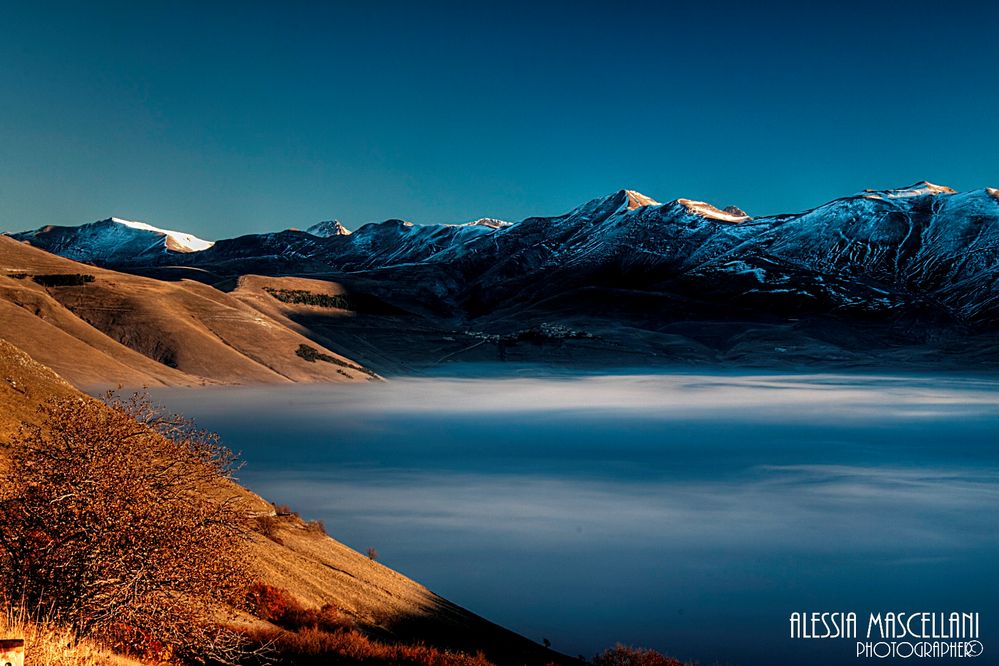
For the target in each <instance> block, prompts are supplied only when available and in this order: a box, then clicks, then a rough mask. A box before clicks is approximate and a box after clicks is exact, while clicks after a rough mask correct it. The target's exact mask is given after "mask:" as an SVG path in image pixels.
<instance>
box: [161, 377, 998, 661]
mask: <svg viewBox="0 0 999 666" xmlns="http://www.w3.org/2000/svg"><path fill="white" fill-rule="evenodd" d="M154 397H156V398H157V399H158V400H160V401H162V402H164V403H165V404H166V405H167V406H169V407H170V408H172V409H176V410H179V411H181V412H183V413H185V414H187V415H189V416H191V417H194V418H195V419H196V420H197V421H198V423H199V424H200V425H202V426H204V427H207V428H210V429H213V430H217V431H218V432H220V433H221V434H222V435H223V437H224V440H225V441H226V443H227V444H228V445H229V446H230V447H231V448H234V449H237V450H240V451H242V454H243V457H244V459H245V460H246V463H247V464H246V467H245V468H244V469H243V470H242V472H241V473H240V479H241V481H242V482H243V483H245V484H246V485H247V486H249V487H250V488H252V489H253V490H255V491H256V492H258V493H260V494H261V495H263V496H264V497H266V498H268V499H271V500H274V501H278V502H282V503H288V504H290V505H291V506H293V507H295V508H296V509H298V510H300V511H301V512H302V513H303V515H304V516H305V517H307V518H319V519H322V520H323V521H325V523H326V526H327V529H328V530H329V532H330V533H331V534H332V535H333V536H335V537H336V538H337V539H339V540H341V541H343V542H345V543H347V544H349V545H350V546H352V547H354V548H356V549H358V550H360V551H362V552H363V551H365V550H366V549H367V548H368V547H374V548H376V549H377V551H378V553H379V554H380V559H381V561H382V562H384V563H385V564H387V565H388V566H391V567H393V568H395V569H397V570H399V571H401V572H403V573H405V574H407V575H409V576H410V577H412V578H415V579H416V580H418V581H420V582H422V583H424V584H425V585H427V586H428V587H429V588H431V589H432V590H434V591H435V592H437V593H439V594H441V595H443V596H444V597H446V598H448V599H450V600H452V601H454V602H456V603H458V604H460V605H462V606H465V607H467V608H469V609H471V610H473V611H475V612H477V613H479V614H481V615H484V616H485V617H487V618H489V619H491V620H493V621H495V622H498V623H500V624H502V625H504V626H507V627H509V628H511V629H513V630H515V631H518V632H520V633H522V634H524V635H526V636H528V637H530V638H532V639H535V640H538V641H541V640H542V639H543V638H547V639H549V640H550V641H551V642H552V647H553V648H554V649H557V650H560V651H562V652H565V653H568V654H571V655H576V654H582V655H586V656H591V655H593V654H594V653H595V652H597V651H598V650H601V649H603V648H606V647H608V646H611V645H613V644H614V643H616V642H622V643H627V644H633V645H642V646H647V647H653V648H656V649H659V650H662V651H664V652H668V653H670V654H673V655H676V656H679V657H682V658H684V659H696V660H698V661H699V662H700V663H701V664H712V663H723V664H743V665H756V664H776V663H783V664H804V663H808V664H812V665H815V666H821V665H825V664H829V665H832V664H846V663H855V662H860V661H865V660H858V659H856V656H855V654H856V652H855V650H856V644H855V641H851V640H819V639H812V640H808V639H791V638H790V637H789V616H790V614H791V613H792V612H794V611H807V612H812V611H856V612H857V613H858V616H859V617H861V618H862V620H864V619H865V618H866V614H867V613H869V612H872V611H873V612H879V611H906V612H916V611H958V612H978V613H980V618H981V631H982V637H981V641H982V643H983V644H984V648H985V652H984V655H983V656H982V657H979V658H978V660H977V663H978V664H983V663H999V662H997V661H993V660H995V659H996V656H997V655H999V640H997V639H999V564H997V553H999V446H997V444H999V381H997V380H994V379H990V378H974V377H964V378H962V377H939V376H935V377H917V376H872V375H850V376H847V375H808V376H805V375H749V374H682V373H674V374H656V375H638V374H632V375H607V376H593V375H580V376H557V377H543V376H535V377H531V376H495V375H494V376H490V377H488V378H480V379H475V378H457V377H433V378H421V379H393V380H391V381H388V382H385V383H368V384H365V385H353V386H316V385H295V386H287V387H274V386H268V387H263V388H235V389H211V390H161V391H156V392H155V393H154ZM861 625H862V626H861V627H860V629H861V631H862V632H865V631H866V622H865V621H862V622H861ZM868 661H871V660H868ZM872 661H875V662H884V661H885V660H879V659H874V660H872ZM907 661H911V660H907ZM917 661H922V660H917Z"/></svg>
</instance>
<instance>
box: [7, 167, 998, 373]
mask: <svg viewBox="0 0 999 666" xmlns="http://www.w3.org/2000/svg"><path fill="white" fill-rule="evenodd" d="M997 222H999V190H995V189H991V188H985V189H979V190H973V191H969V192H956V191H954V190H953V189H951V188H948V187H943V186H939V185H934V184H932V183H928V182H920V183H916V184H913V185H911V186H908V187H902V188H897V189H887V190H865V191H863V192H859V193H856V194H852V195H849V196H845V197H842V198H839V199H835V200H833V201H830V202H828V203H826V204H823V205H821V206H818V207H816V208H813V209H810V210H807V211H804V212H801V213H793V214H781V215H770V216H762V217H752V216H750V215H749V214H747V213H746V212H744V211H742V210H741V209H739V208H737V207H735V206H728V207H726V208H717V207H715V206H713V205H711V204H708V203H705V202H700V201H693V200H689V199H677V200H675V201H671V202H668V203H659V202H657V201H655V200H654V199H652V198H651V197H648V196H645V195H643V194H641V193H638V192H635V191H633V190H620V191H618V192H615V193H612V194H610V195H607V196H604V197H599V198H597V199H594V200H592V201H589V202H586V203H584V204H582V205H581V206H578V207H577V208H574V209H573V210H571V211H569V212H567V213H565V214H563V215H559V216H555V217H530V218H527V219H524V220H521V221H519V222H515V223H510V222H505V221H500V220H494V219H489V218H484V219H480V220H476V221H474V222H470V223H467V224H458V225H415V224H412V223H409V222H406V221H403V220H399V219H393V220H387V221H385V222H380V223H371V224H366V225H364V226H361V227H360V228H358V229H356V230H354V231H353V232H351V231H348V230H347V229H346V227H344V226H343V225H342V224H341V223H340V222H338V221H329V222H321V223H319V224H317V225H314V226H312V227H309V228H308V229H307V230H306V231H299V230H294V229H289V230H285V231H279V232H274V233H265V234H254V235H246V236H240V237H236V238H231V239H224V240H218V241H216V242H214V243H211V242H208V241H202V240H200V239H198V238H196V237H194V236H192V235H190V234H184V233H181V232H173V231H166V230H162V229H157V228H155V227H151V226H149V225H144V224H142V223H134V222H126V221H124V220H121V219H118V218H110V219H109V220H103V221H100V222H95V223H92V224H87V225H83V226H80V227H53V226H47V227H43V228H41V229H37V230H34V231H28V232H22V233H18V234H13V237H14V238H15V239H18V240H21V241H25V242H28V243H30V244H31V245H34V246H36V247H38V248H42V249H45V250H48V251H49V252H53V253H56V254H60V255H62V256H64V257H67V258H70V259H74V260H77V261H83V262H90V263H93V264H96V265H99V266H102V267H105V268H109V269H114V270H118V271H125V272H129V273H136V274H140V275H145V276H147V277H152V278H157V279H159V280H180V279H192V280H195V281H199V282H204V283H208V284H211V285H213V286H216V287H217V288H219V289H221V290H223V291H227V290H231V289H232V288H233V285H235V284H236V281H238V279H239V278H240V276H247V275H257V276H269V277H271V278H275V279H281V278H285V277H296V278H303V279H309V280H314V281H317V284H320V285H321V284H323V283H332V284H336V285H338V289H341V290H342V293H343V295H344V298H342V299H341V300H340V302H339V303H338V305H339V306H341V307H339V308H329V307H324V306H323V305H321V304H318V305H317V303H320V302H321V301H322V299H312V300H313V301H315V302H312V303H310V302H309V300H310V299H309V298H308V297H306V296H304V295H302V294H299V295H298V296H297V297H296V298H297V300H298V301H299V302H297V303H292V302H291V301H292V300H294V299H292V298H285V300H284V301H282V303H283V307H285V306H291V305H296V306H303V307H299V308H298V309H297V310H296V311H295V312H294V313H292V315H291V316H292V318H293V319H294V321H295V322H296V323H297V324H298V325H300V326H301V327H302V330H303V331H305V334H306V335H307V336H308V337H310V338H312V339H313V340H316V341H318V342H319V343H321V344H324V345H327V346H328V347H329V348H331V349H334V350H336V351H338V352H340V353H343V354H348V355H350V356H351V357H352V358H355V359H358V360H359V361H362V362H366V364H368V365H369V366H371V367H374V368H375V369H376V370H382V371H388V372H392V371H399V370H405V369H413V368H422V367H426V366H428V365H433V364H436V363H437V362H439V361H442V360H458V359H461V360H476V361H484V360H485V361H488V360H527V361H535V360H537V361H543V362H552V363H571V364H575V365H578V364H583V365H590V364H597V365H599V364H606V363H616V364H621V363H626V364H632V363H634V364H644V363H646V362H650V361H651V362H667V363H669V362H705V363H723V364H738V365H744V364H750V365H758V364H765V365H772V364H774V363H777V364H783V363H791V364H812V363H820V364H835V365H843V364H846V365H851V364H878V363H887V364H903V365H907V364H908V365H924V364H930V365H940V364H941V363H943V364H950V363H953V364H958V365H965V364H967V363H969V362H973V363H976V364H978V363H982V362H985V363H990V362H992V360H993V359H995V358H997V357H996V355H995V353H994V352H995V342H994V340H993V335H994V333H995V330H996V325H997V323H999V286H997V280H999V224H997ZM299 291H305V292H308V291H309V290H308V289H304V290H299ZM317 293H318V292H317ZM327 305H329V303H327ZM333 310H336V311H338V312H339V313H340V314H342V313H343V312H348V313H349V314H350V316H349V317H343V316H332V312H333Z"/></svg>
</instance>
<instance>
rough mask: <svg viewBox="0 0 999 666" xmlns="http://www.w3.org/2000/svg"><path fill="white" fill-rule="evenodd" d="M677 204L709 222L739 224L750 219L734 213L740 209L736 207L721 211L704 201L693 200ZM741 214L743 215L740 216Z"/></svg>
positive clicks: (679, 200) (683, 200) (679, 201)
mask: <svg viewBox="0 0 999 666" xmlns="http://www.w3.org/2000/svg"><path fill="white" fill-rule="evenodd" d="M676 202H677V203H678V204H680V205H681V206H683V207H684V208H686V209H687V210H688V211H689V212H691V213H693V214H695V215H700V216H701V217H705V218H707V219H709V220H717V221H719V222H731V223H733V224H738V223H739V222H745V221H746V220H748V219H749V216H748V215H746V214H745V213H741V211H740V212H734V211H739V210H740V209H738V208H736V207H735V206H729V210H720V209H718V208H715V207H714V206H712V205H711V204H709V203H705V202H703V201H693V200H691V199H677V200H676ZM740 213H741V214H740Z"/></svg>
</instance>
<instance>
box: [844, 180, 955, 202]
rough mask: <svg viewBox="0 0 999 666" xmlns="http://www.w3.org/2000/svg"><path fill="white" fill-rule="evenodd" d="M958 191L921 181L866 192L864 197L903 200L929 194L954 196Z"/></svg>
mask: <svg viewBox="0 0 999 666" xmlns="http://www.w3.org/2000/svg"><path fill="white" fill-rule="evenodd" d="M955 192H956V190H954V189H953V188H950V187H947V186H946V185H934V184H933V183H931V182H929V181H926V180H921V181H919V182H918V183H914V184H912V185H909V186H908V187H899V188H896V189H891V190H864V191H863V193H862V195H863V196H867V197H871V198H882V199H902V198H905V197H921V196H926V195H928V194H931V195H932V194H954V193H955Z"/></svg>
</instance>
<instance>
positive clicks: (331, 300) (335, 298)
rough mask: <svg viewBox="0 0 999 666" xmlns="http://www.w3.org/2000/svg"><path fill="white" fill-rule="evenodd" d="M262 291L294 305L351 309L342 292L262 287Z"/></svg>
mask: <svg viewBox="0 0 999 666" xmlns="http://www.w3.org/2000/svg"><path fill="white" fill-rule="evenodd" d="M264 291H266V292H267V293H268V294H270V295H271V296H273V297H274V298H276V299H278V300H279V301H281V302H282V303H294V304H296V305H315V306H318V307H321V308H337V309H340V310H350V309H352V304H351V302H350V298H348V297H347V296H346V295H344V294H317V293H315V292H312V291H306V290H304V289H275V288H273V287H264Z"/></svg>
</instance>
